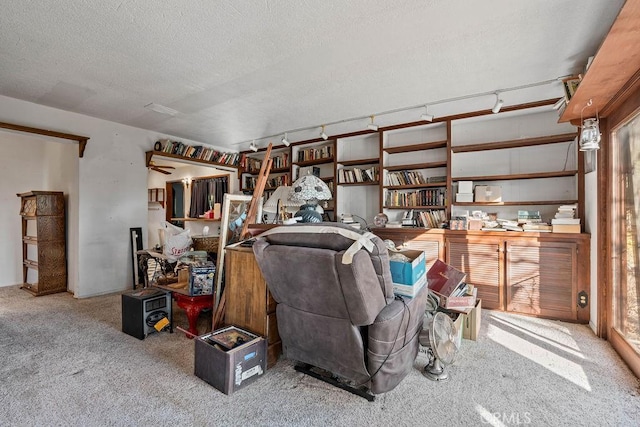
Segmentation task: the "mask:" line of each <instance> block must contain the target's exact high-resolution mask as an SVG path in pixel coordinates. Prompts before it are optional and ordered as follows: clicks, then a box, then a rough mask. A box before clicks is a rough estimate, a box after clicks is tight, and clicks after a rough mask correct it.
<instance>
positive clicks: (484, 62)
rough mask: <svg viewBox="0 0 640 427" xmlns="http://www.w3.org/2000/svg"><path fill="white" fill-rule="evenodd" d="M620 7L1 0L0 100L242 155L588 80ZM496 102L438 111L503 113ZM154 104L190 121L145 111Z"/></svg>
mask: <svg viewBox="0 0 640 427" xmlns="http://www.w3.org/2000/svg"><path fill="white" fill-rule="evenodd" d="M623 3H624V2H623V0H536V1H524V0H520V1H514V0H486V1H471V0H394V1H388V0H350V1H346V0H344V1H322V2H319V1H309V0H307V1H293V0H290V1H266V0H265V1H253V0H252V1H248V0H245V1H240V0H235V1H232V0H231V1H212V0H190V1H184V0H164V1H157V0H122V1H105V0H83V1H79V0H55V1H54V0H51V1H29V0H23V1H13V0H0V6H1V10H2V13H1V14H0V40H1V43H0V94H2V95H6V96H10V97H14V98H19V99H24V100H27V101H32V102H35V103H39V104H44V105H48V106H52V107H57V108H61V109H64V110H69V111H74V112H78V113H83V114H87V115H90V116H95V117H99V118H102V119H107V120H111V121H115V122H120V123H124V124H128V125H132V126H136V127H141V128H145V129H150V130H154V131H158V132H164V133H169V134H172V135H176V136H178V137H183V138H190V139H194V140H198V141H202V142H204V143H208V144H212V145H216V146H221V147H225V146H226V147H229V148H230V149H233V150H236V149H246V148H247V147H248V142H247V143H243V142H245V141H250V140H251V139H260V138H262V137H265V136H269V135H274V134H278V133H281V132H285V131H288V130H291V129H298V128H305V127H310V126H319V125H321V124H322V123H330V122H338V121H341V120H344V119H349V118H353V117H363V116H367V115H370V114H375V113H378V112H383V111H390V110H395V109H401V108H404V107H409V106H415V105H420V104H425V103H429V102H433V101H438V100H444V99H450V98H455V97H460V96H465V95H470V94H477V93H484V92H491V91H495V90H499V89H503V88H509V87H516V86H521V85H527V84H531V83H535V82H540V81H544V80H549V79H554V78H556V77H559V76H564V75H567V74H571V73H574V72H579V71H581V70H582V69H583V67H584V65H585V63H586V60H587V58H588V57H589V56H591V55H593V54H594V53H595V52H596V50H597V48H598V46H599V45H600V43H601V42H602V40H603V38H604V36H605V35H606V33H607V31H608V30H609V28H610V26H611V24H612V23H613V21H614V19H615V17H616V15H617V14H618V11H619V10H620V8H621V7H622V4H623ZM561 94H562V89H561V86H560V85H559V84H551V85H546V86H540V87H536V88H532V89H528V90H523V91H513V92H506V93H505V94H504V95H503V96H502V98H503V99H504V101H505V105H509V104H515V103H519V102H525V101H531V100H539V99H545V98H551V97H559V96H560V95H561ZM494 99H495V98H492V97H489V96H484V97H479V98H477V99H475V100H467V101H465V102H462V101H460V102H458V103H448V104H438V105H433V106H432V107H430V108H429V110H430V112H431V113H435V114H450V113H453V112H461V111H465V110H473V109H479V108H490V107H491V105H492V103H493V100H494ZM152 102H153V103H157V104H161V105H164V106H167V107H170V108H172V109H174V110H177V111H178V114H177V115H175V116H169V115H165V114H160V113H157V112H153V111H149V110H148V109H145V108H144V106H145V105H147V104H149V103H152ZM420 112H421V111H419V110H415V111H406V112H401V113H397V114H389V115H382V116H378V117H376V122H378V123H379V124H390V123H397V122H402V121H413V120H416V119H417V118H418V117H419V114H420ZM1 119H2V118H1V117H0V121H1ZM367 122H368V119H363V120H358V121H353V122H348V123H341V124H336V125H332V126H329V127H328V128H327V133H329V134H336V133H338V132H342V131H353V130H359V129H362V128H365V127H366V124H367ZM318 132H319V130H318V129H314V130H313V131H300V132H296V133H291V134H289V139H291V140H293V141H296V140H302V139H306V138H310V137H315V136H317V134H318ZM273 139H274V140H275V139H276V138H273ZM264 143H266V140H263V141H258V145H263V144H264Z"/></svg>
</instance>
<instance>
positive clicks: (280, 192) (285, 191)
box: [262, 185, 300, 213]
mask: <svg viewBox="0 0 640 427" xmlns="http://www.w3.org/2000/svg"><path fill="white" fill-rule="evenodd" d="M289 195H291V187H289V186H288V185H281V186H280V187H278V188H276V190H275V191H274V192H273V194H272V195H271V197H269V200H267V201H266V203H265V204H264V205H263V206H262V210H263V211H265V212H269V213H278V207H279V206H284V207H286V208H291V207H295V209H287V211H290V212H295V211H296V210H298V207H299V206H300V202H296V201H293V200H289ZM278 202H279V203H278Z"/></svg>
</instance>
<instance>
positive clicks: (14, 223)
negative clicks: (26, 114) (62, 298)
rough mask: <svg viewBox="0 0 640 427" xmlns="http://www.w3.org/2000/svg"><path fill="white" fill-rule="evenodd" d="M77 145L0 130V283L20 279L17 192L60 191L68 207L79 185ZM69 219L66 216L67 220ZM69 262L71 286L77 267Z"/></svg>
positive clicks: (19, 280) (20, 236)
mask: <svg viewBox="0 0 640 427" xmlns="http://www.w3.org/2000/svg"><path fill="white" fill-rule="evenodd" d="M74 148H75V150H74ZM77 148H78V147H77V146H75V147H74V146H73V145H72V144H69V143H61V142H58V141H52V140H51V139H48V138H44V137H39V136H35V135H26V134H19V133H15V132H9V131H0V151H1V152H2V153H5V155H3V156H2V157H0V236H2V238H1V239H0V265H2V271H3V273H2V274H0V286H9V285H15V284H19V283H22V281H23V278H22V228H21V220H20V216H19V213H20V198H18V197H17V196H16V194H17V193H26V192H28V191H31V190H39V191H63V192H64V193H65V199H66V206H67V209H69V204H70V203H75V204H77V191H74V187H75V189H76V190H77V185H78V177H77V171H78V166H77V163H78V161H77V155H75V153H77ZM69 219H70V218H69V217H67V221H69ZM69 233H70V230H69V229H67V234H68V235H69ZM72 235H73V233H72ZM76 240H77V238H76ZM75 252H76V253H77V248H76V251H75ZM76 264H77V263H76ZM68 265H69V277H70V279H69V286H70V289H73V287H75V284H76V280H74V278H76V277H77V268H76V266H75V265H72V264H71V263H68Z"/></svg>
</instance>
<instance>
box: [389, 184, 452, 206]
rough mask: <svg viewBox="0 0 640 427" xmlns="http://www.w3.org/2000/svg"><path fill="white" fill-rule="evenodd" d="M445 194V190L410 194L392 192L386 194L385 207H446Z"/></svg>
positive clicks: (439, 189)
mask: <svg viewBox="0 0 640 427" xmlns="http://www.w3.org/2000/svg"><path fill="white" fill-rule="evenodd" d="M445 193H446V190H445V189H444V188H434V189H432V190H418V191H410V192H404V191H398V190H391V191H387V193H386V196H385V206H387V207H396V206H400V207H401V206H444V204H445Z"/></svg>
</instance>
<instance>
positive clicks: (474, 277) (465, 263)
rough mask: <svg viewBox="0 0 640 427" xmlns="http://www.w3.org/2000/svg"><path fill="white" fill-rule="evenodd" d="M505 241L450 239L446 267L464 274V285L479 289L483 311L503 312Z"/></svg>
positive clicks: (447, 244)
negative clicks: (465, 276) (465, 281)
mask: <svg viewBox="0 0 640 427" xmlns="http://www.w3.org/2000/svg"><path fill="white" fill-rule="evenodd" d="M503 248H504V241H503V240H502V239H498V238H496V239H493V238H490V237H480V238H477V237H472V236H469V237H467V238H449V239H447V240H446V252H447V263H448V264H449V265H451V266H453V267H454V268H457V269H458V270H460V271H463V272H465V273H467V283H470V284H472V285H474V286H475V287H476V288H478V298H481V299H482V308H489V309H494V310H504V292H503V284H502V282H503V281H502V277H504V270H503V265H504V260H503Z"/></svg>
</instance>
